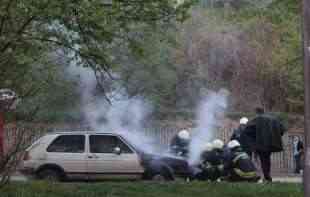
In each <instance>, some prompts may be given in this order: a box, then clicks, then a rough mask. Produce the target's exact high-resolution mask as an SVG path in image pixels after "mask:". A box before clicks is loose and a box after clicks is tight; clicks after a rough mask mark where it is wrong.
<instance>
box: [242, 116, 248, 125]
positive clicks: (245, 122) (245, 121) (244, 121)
mask: <svg viewBox="0 0 310 197" xmlns="http://www.w3.org/2000/svg"><path fill="white" fill-rule="evenodd" d="M248 122H249V119H248V118H247V117H242V118H241V119H240V124H247V123H248Z"/></svg>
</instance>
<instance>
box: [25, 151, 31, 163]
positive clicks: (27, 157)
mask: <svg viewBox="0 0 310 197" xmlns="http://www.w3.org/2000/svg"><path fill="white" fill-rule="evenodd" d="M30 159H31V157H30V154H29V152H28V151H26V152H25V154H24V161H27V160H30Z"/></svg>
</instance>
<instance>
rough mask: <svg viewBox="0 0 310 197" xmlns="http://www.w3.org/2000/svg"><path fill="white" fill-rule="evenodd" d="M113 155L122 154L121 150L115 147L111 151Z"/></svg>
mask: <svg viewBox="0 0 310 197" xmlns="http://www.w3.org/2000/svg"><path fill="white" fill-rule="evenodd" d="M113 153H114V154H116V155H120V154H121V153H122V151H121V148H120V147H115V148H114V150H113Z"/></svg>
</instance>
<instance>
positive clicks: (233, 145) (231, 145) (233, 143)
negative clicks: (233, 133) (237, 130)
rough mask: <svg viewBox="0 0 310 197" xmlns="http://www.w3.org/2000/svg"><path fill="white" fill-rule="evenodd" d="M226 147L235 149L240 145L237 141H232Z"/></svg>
mask: <svg viewBox="0 0 310 197" xmlns="http://www.w3.org/2000/svg"><path fill="white" fill-rule="evenodd" d="M227 147H228V148H229V149H233V148H237V147H240V143H239V142H238V141H237V140H232V141H230V142H228V144H227Z"/></svg>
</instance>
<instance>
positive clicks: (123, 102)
mask: <svg viewBox="0 0 310 197" xmlns="http://www.w3.org/2000/svg"><path fill="white" fill-rule="evenodd" d="M69 72H70V75H71V76H76V77H79V79H80V92H81V94H82V108H83V113H84V116H85V118H86V122H87V123H88V124H89V125H90V126H91V128H92V129H94V130H95V131H98V132H109V133H118V134H121V135H122V136H123V137H124V138H125V139H126V140H128V141H129V142H130V143H131V144H133V145H134V146H136V148H138V149H140V150H143V151H144V152H152V153H153V152H155V149H157V148H158V147H156V148H155V142H154V140H153V139H151V138H150V137H148V136H146V135H145V133H144V132H143V122H144V121H145V118H146V117H147V116H148V115H149V114H150V113H151V112H152V107H151V105H150V104H149V103H148V102H147V101H146V100H145V99H143V98H142V97H134V98H128V96H127V94H126V92H125V91H124V90H122V89H120V88H117V92H115V91H112V92H110V93H108V94H107V95H105V96H107V97H108V98H109V99H110V101H111V103H109V102H107V100H106V98H105V97H104V96H102V95H100V94H96V87H97V81H96V78H95V76H94V73H93V71H92V70H91V69H90V68H84V67H78V66H76V65H71V66H70V68H69ZM116 86H117V84H116Z"/></svg>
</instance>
